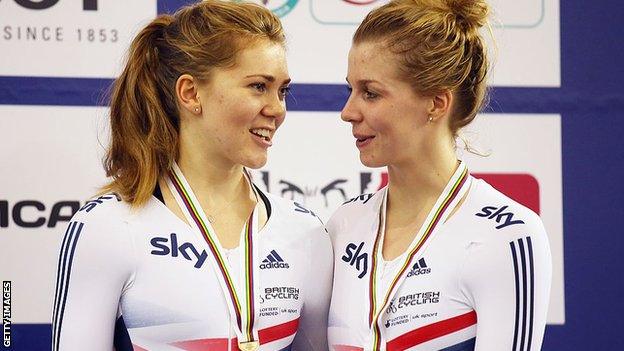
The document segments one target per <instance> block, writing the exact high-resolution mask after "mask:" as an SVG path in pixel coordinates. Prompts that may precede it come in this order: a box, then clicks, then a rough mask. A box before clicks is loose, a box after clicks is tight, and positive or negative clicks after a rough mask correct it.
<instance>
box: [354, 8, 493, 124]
mask: <svg viewBox="0 0 624 351" xmlns="http://www.w3.org/2000/svg"><path fill="white" fill-rule="evenodd" d="M488 15H489V7H488V5H487V4H486V3H485V1H483V0H393V1H390V3H388V4H386V5H384V6H381V7H379V8H377V9H375V10H373V11H371V12H370V13H369V14H368V15H367V16H366V18H365V19H364V21H363V22H362V23H361V24H360V26H359V27H358V29H357V31H356V32H355V35H354V36H353V43H354V44H358V43H362V42H365V41H380V42H382V43H383V44H385V45H387V46H388V47H389V49H390V50H391V51H392V52H393V53H395V54H397V56H398V58H399V67H400V70H401V75H402V76H403V78H404V79H406V80H407V81H408V82H409V83H410V84H411V85H412V86H413V88H414V89H415V91H416V92H417V93H419V94H420V95H423V96H432V95H435V94H438V93H441V92H443V91H446V90H450V91H452V92H453V93H454V96H455V99H456V104H455V107H454V110H453V111H452V115H451V121H450V128H451V132H452V133H453V135H456V134H457V132H458V130H459V129H460V128H462V127H464V126H466V125H468V124H469V123H470V122H471V121H472V120H473V119H474V118H475V116H476V114H477V113H478V112H479V110H480V109H481V108H482V106H483V105H484V101H485V98H486V95H487V88H486V81H485V78H486V76H487V72H488V62H487V58H486V49H485V45H484V40H483V38H482V37H481V35H480V34H479V28H480V27H482V26H484V25H486V24H487V17H488Z"/></svg>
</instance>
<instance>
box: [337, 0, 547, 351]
mask: <svg viewBox="0 0 624 351" xmlns="http://www.w3.org/2000/svg"><path fill="white" fill-rule="evenodd" d="M488 13H489V8H488V5H487V4H486V3H485V2H484V1H483V0H393V1H390V2H389V3H388V4H386V5H384V6H381V7H379V8H378V9H375V10H373V11H372V12H371V13H369V14H368V16H367V17H366V18H365V19H364V21H363V22H362V23H361V24H360V26H359V28H358V29H357V31H356V33H355V35H354V37H353V45H352V47H351V51H350V53H349V67H348V74H347V81H348V83H349V86H350V88H351V89H352V91H351V94H350V96H349V100H348V101H347V103H346V105H345V107H344V108H343V110H342V119H343V120H344V121H346V122H349V123H351V125H352V129H353V136H354V137H355V139H356V140H355V144H356V146H357V148H358V149H359V152H360V160H361V161H362V163H363V164H364V165H366V166H369V167H382V166H387V167H388V173H389V184H388V186H387V187H386V188H384V189H381V190H380V191H378V192H377V193H375V194H371V195H368V196H360V197H358V201H351V202H349V203H347V204H345V205H343V206H342V207H340V208H339V209H338V210H337V211H336V213H335V214H334V215H333V216H332V218H331V219H330V221H329V223H328V226H327V228H328V230H329V232H330V236H331V237H332V242H333V246H334V257H335V264H334V266H335V268H334V286H333V295H332V304H331V308H330V317H329V343H330V348H331V349H333V350H362V349H364V350H375V351H377V350H407V349H409V350H447V351H450V350H453V351H462V350H479V351H485V350H488V351H491V350H539V349H540V346H541V343H542V338H543V333H544V327H545V324H546V313H547V310H548V300H549V289H550V280H551V271H552V268H551V256H550V249H549V244H548V237H547V235H546V233H545V231H544V227H543V225H542V222H541V220H540V218H539V217H538V216H537V215H536V214H535V213H533V212H532V211H530V210H529V209H527V208H525V207H524V206H522V205H520V204H518V203H516V202H515V201H513V200H511V199H510V198H508V197H506V196H505V195H503V194H501V193H500V192H498V191H497V190H495V189H494V188H492V187H491V186H490V185H488V184H487V183H485V182H483V181H481V180H477V179H475V178H473V177H471V176H470V174H469V173H468V170H467V166H466V164H465V163H464V162H462V161H458V157H457V155H456V143H455V140H456V137H457V135H458V131H459V130H460V128H462V127H464V126H466V125H468V124H469V123H470V122H471V121H472V120H473V119H474V118H475V116H476V114H477V112H478V111H479V110H480V108H481V106H482V105H483V101H484V97H485V95H486V77H487V72H488V62H487V59H486V48H485V45H484V40H483V38H482V37H481V35H480V34H479V29H480V28H481V27H482V26H484V25H485V24H486V23H487V17H488Z"/></svg>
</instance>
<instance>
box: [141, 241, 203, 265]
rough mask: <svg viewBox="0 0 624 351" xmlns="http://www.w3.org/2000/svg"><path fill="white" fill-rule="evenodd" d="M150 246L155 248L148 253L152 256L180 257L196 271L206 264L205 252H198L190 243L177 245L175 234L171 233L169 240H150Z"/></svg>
mask: <svg viewBox="0 0 624 351" xmlns="http://www.w3.org/2000/svg"><path fill="white" fill-rule="evenodd" d="M150 244H152V246H153V247H154V248H155V250H152V251H151V252H150V253H151V254H152V255H157V256H167V255H171V257H178V256H180V255H182V257H184V258H185V259H187V260H189V261H191V262H194V265H193V266H194V267H195V268H198V269H199V268H201V266H203V264H204V262H206V259H207V258H208V254H207V253H206V250H202V251H201V252H199V251H198V250H197V249H196V248H195V246H193V244H191V243H183V244H181V245H179V244H178V236H177V235H176V233H171V234H170V235H169V238H159V237H155V238H152V240H150Z"/></svg>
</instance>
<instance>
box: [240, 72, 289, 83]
mask: <svg viewBox="0 0 624 351" xmlns="http://www.w3.org/2000/svg"><path fill="white" fill-rule="evenodd" d="M253 77H262V78H264V79H266V80H268V81H269V82H271V83H273V82H275V77H273V76H271V75H268V74H251V75H248V76H246V77H245V78H253ZM290 81H291V79H290V78H288V79H286V80H284V83H283V84H288V83H290Z"/></svg>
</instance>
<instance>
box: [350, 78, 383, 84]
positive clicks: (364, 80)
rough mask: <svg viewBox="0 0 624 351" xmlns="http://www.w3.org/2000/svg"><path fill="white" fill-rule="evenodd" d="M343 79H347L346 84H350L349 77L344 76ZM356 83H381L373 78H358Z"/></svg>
mask: <svg viewBox="0 0 624 351" xmlns="http://www.w3.org/2000/svg"><path fill="white" fill-rule="evenodd" d="M345 80H346V81H347V83H348V84H351V82H349V78H345ZM356 83H358V84H360V85H366V84H369V83H377V84H382V85H383V83H382V82H380V81H378V80H374V79H360V80H358V81H357V82H356Z"/></svg>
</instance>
